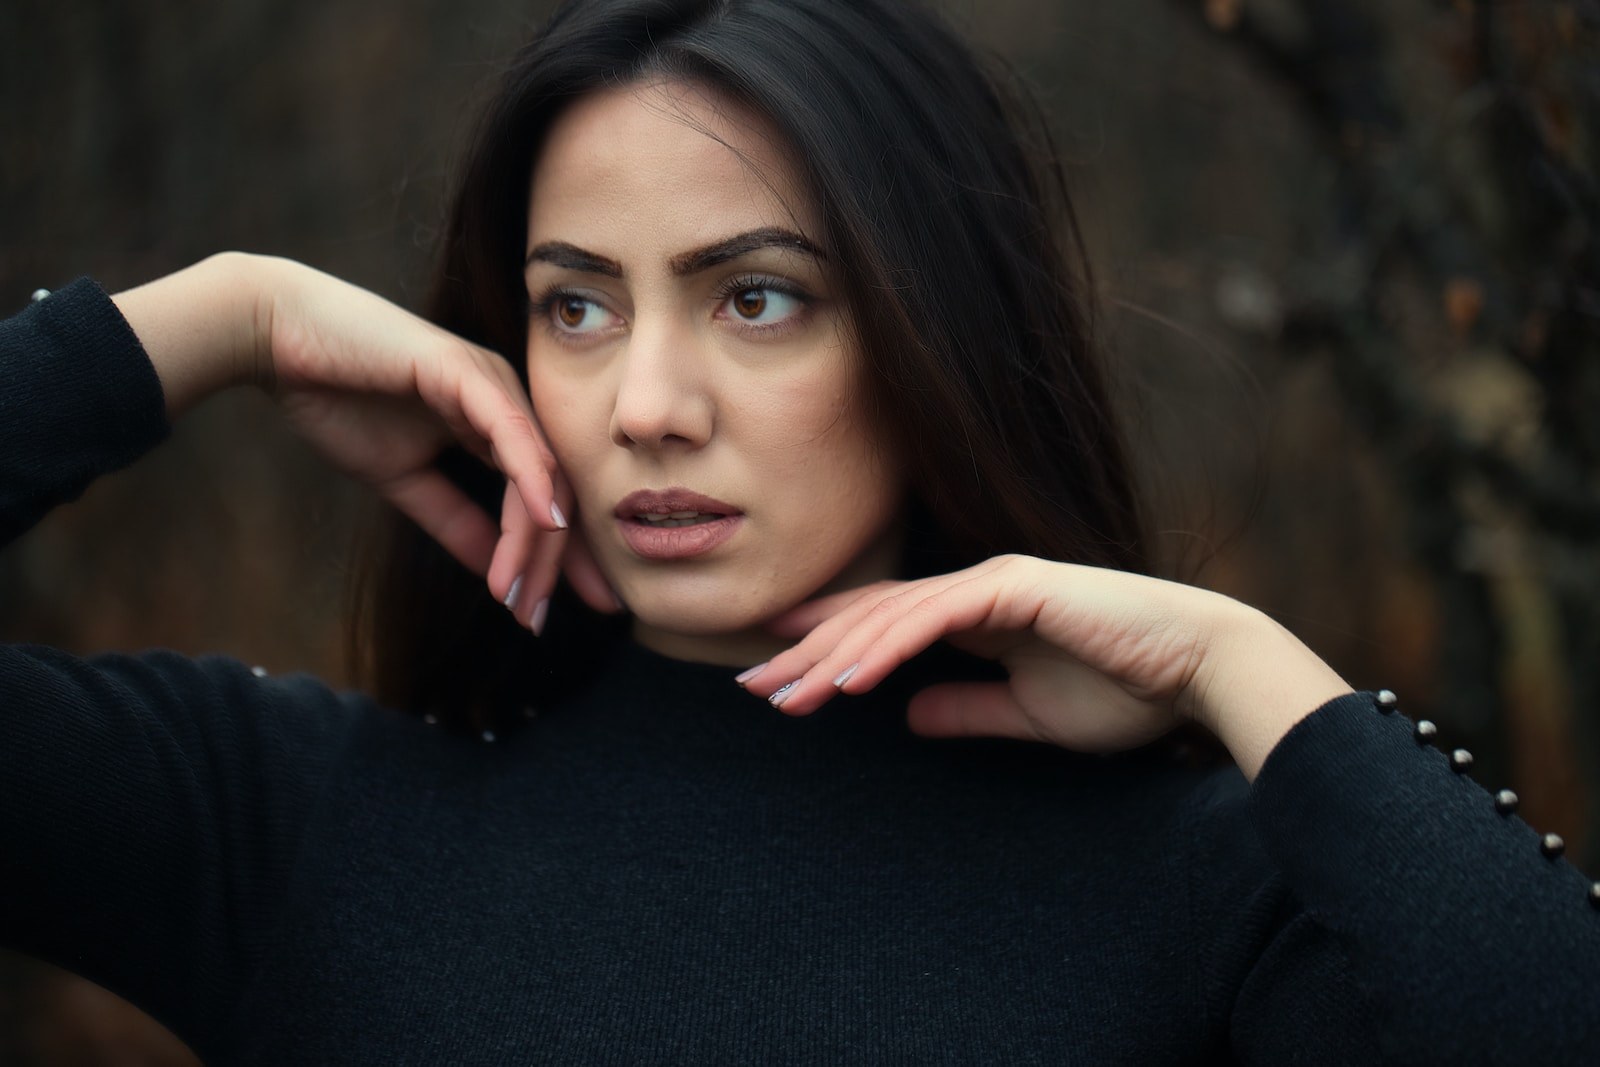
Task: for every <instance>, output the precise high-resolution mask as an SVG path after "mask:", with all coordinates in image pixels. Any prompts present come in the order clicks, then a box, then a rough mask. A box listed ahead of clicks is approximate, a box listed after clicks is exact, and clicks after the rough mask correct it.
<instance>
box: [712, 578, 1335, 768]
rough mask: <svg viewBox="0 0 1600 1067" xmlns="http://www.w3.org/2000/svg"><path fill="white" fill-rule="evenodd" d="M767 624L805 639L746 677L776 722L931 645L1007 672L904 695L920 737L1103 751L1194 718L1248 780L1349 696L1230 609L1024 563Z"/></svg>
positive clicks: (816, 607) (1283, 635)
mask: <svg viewBox="0 0 1600 1067" xmlns="http://www.w3.org/2000/svg"><path fill="white" fill-rule="evenodd" d="M770 628H771V629H772V630H773V631H774V632H776V633H779V634H782V635H785V636H795V637H798V636H800V635H802V634H804V635H805V637H804V639H803V640H802V641H800V642H799V643H798V644H797V645H795V646H794V647H793V648H791V649H788V650H787V651H785V652H783V653H781V654H780V655H778V656H776V657H774V658H773V659H772V660H771V661H770V662H769V663H768V664H767V665H766V666H765V668H764V669H762V670H761V671H760V672H759V673H758V674H756V675H755V676H753V677H750V678H748V679H747V680H746V682H745V683H744V684H745V686H746V687H747V688H748V689H749V690H750V691H751V692H753V693H756V694H758V695H760V696H764V697H768V698H769V699H770V700H772V702H773V703H774V704H775V705H777V706H778V707H781V708H782V709H783V710H784V711H785V712H787V713H789V714H806V713H809V712H811V711H814V710H816V709H817V708H818V707H820V706H821V705H822V704H823V703H825V702H826V701H827V700H828V699H829V698H831V697H832V696H834V695H835V694H836V693H839V692H841V691H843V692H845V693H852V694H853V693H862V692H866V691H867V690H870V689H872V688H873V687H874V686H876V685H877V684H878V683H879V682H880V681H882V680H883V679H884V678H885V677H887V676H888V675H889V673H890V672H891V671H893V670H894V669H895V668H896V667H898V666H900V665H901V664H902V663H904V662H906V661H907V660H909V659H911V658H912V657H913V656H915V655H916V654H917V653H919V652H921V651H922V650H923V649H925V648H927V647H928V646H929V645H931V644H933V642H935V641H937V640H940V639H943V640H945V641H948V642H949V643H950V644H952V645H954V646H956V647H957V648H960V649H962V650H964V651H967V652H971V653H973V654H975V655H979V656H984V657H986V658H989V659H994V660H997V661H999V662H1000V663H1001V664H1002V665H1003V666H1004V667H1005V668H1006V670H1007V672H1008V674H1009V678H1008V679H1007V680H1006V681H1004V682H951V683H945V684H941V685H935V686H932V687H930V688H928V689H925V690H923V691H922V692H920V693H918V694H917V695H916V696H915V697H914V698H913V699H912V701H911V704H910V707H909V708H908V711H907V714H908V716H909V720H910V725H911V728H912V729H913V730H915V731H916V732H918V733H921V734H924V735H928V736H937V737H951V736H963V735H973V736H991V737H1016V738H1023V739H1027V740H1035V741H1045V742H1049V743H1052V744H1057V745H1061V746H1062V747H1065V748H1070V749H1074V750H1079V751H1089V752H1112V751H1118V750H1122V749H1128V748H1134V747H1137V746H1139V745H1143V744H1146V743H1148V742H1150V741H1153V740H1155V739H1156V738H1158V737H1160V736H1161V735H1163V734H1165V733H1167V732H1168V731H1170V730H1172V729H1173V728H1175V727H1176V726H1178V725H1179V724H1180V723H1182V722H1185V721H1188V720H1193V721H1196V722H1199V723H1201V724H1202V725H1203V726H1205V727H1206V728H1207V729H1209V730H1211V731H1212V732H1213V733H1215V734H1216V735H1217V736H1218V737H1219V738H1220V739H1221V740H1222V742H1223V744H1224V745H1226V746H1227V747H1228V749H1229V750H1230V752H1232V754H1233V756H1234V757H1235V759H1236V760H1237V761H1238V762H1239V764H1240V766H1241V768H1242V769H1243V770H1244V771H1245V773H1246V775H1247V776H1249V777H1252V778H1253V777H1254V775H1255V772H1256V770H1257V769H1259V767H1260V763H1261V761H1262V760H1264V759H1265V758H1266V754H1267V752H1269V751H1270V750H1271V747H1272V745H1273V744H1275V743H1276V742H1277V740H1278V739H1279V738H1281V737H1282V735H1283V733H1285V732H1287V730H1288V728H1289V727H1290V726H1292V725H1293V724H1294V723H1295V722H1297V721H1299V719H1300V718H1303V717H1304V716H1305V715H1306V714H1308V713H1310V712H1311V711H1313V710H1315V709H1316V708H1317V707H1320V706H1321V705H1322V704H1323V703H1325V702H1326V701H1328V700H1330V699H1332V698H1333V697H1335V696H1339V695H1341V694H1344V693H1348V692H1350V686H1349V685H1347V684H1345V682H1344V681H1343V680H1342V679H1341V678H1339V676H1338V675H1337V674H1336V673H1334V671H1333V670H1332V669H1331V668H1330V667H1328V665H1327V664H1325V663H1323V662H1322V660H1320V659H1318V658H1317V657H1316V655H1314V654H1313V653H1312V652H1311V651H1310V650H1309V649H1307V648H1306V647H1305V646H1304V645H1303V644H1301V643H1300V642H1299V641H1298V640H1297V639H1296V638H1295V637H1294V636H1293V635H1292V634H1290V633H1289V632H1288V631H1287V630H1285V629H1284V628H1283V627H1281V626H1279V625H1278V624H1277V623H1275V622H1273V621H1272V620H1271V619H1269V618H1268V617H1267V616H1265V615H1264V614H1262V613H1261V612H1258V611H1256V610H1254V609H1253V608H1249V607H1247V606H1246V605H1244V604H1242V603H1240V602H1239V601H1236V600H1233V599H1231V598H1229V597H1226V596H1223V595H1221V594H1220V593H1213V592H1208V591H1206V590H1203V589H1197V588H1194V587H1192V586H1187V585H1181V584H1178V583H1176V582H1169V581H1164V580H1161V579H1159V578H1150V577H1146V576H1143V575H1137V574H1129V573H1126V572H1122V571H1114V570H1107V569H1104V568H1099V567H1088V566H1081V565H1077V564H1070V563H1058V562H1053V561H1049V560H1042V559H1036V558H1034V557H1031V556H1017V555H1010V556H998V557H996V558H994V559H990V560H986V561H984V562H983V563H980V564H978V565H976V566H973V567H969V568H967V569H966V570H962V571H957V572H955V573H953V574H945V575H938V576H935V577H931V578H924V579H919V580H917V581H911V582H880V583H877V584H876V585H871V586H867V587H865V588H864V589H854V590H850V591H847V592H844V593H838V594H834V595H832V596H828V597H823V598H821V599H818V600H814V601H811V602H808V603H806V604H802V605H800V606H799V607H797V608H795V609H793V610H792V611H790V612H787V613H786V614H784V615H782V616H780V617H779V618H777V619H775V620H773V622H772V624H771V627H770ZM786 683H789V684H787V686H786Z"/></svg>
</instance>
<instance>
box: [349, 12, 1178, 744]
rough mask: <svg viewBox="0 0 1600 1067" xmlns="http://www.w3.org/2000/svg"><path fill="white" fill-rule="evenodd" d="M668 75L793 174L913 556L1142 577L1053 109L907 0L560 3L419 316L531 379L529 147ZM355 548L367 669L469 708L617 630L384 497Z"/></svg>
mask: <svg viewBox="0 0 1600 1067" xmlns="http://www.w3.org/2000/svg"><path fill="white" fill-rule="evenodd" d="M660 77H665V78H677V79H684V80H688V81H693V82H696V83H697V84H701V85H704V86H708V87H710V88H712V89H714V90H715V91H717V92H720V93H723V94H726V95H727V96H728V97H729V98H731V99H733V100H736V101H738V102H739V103H741V104H743V105H744V106H747V107H749V108H751V109H753V110H754V111H756V112H757V113H759V114H761V115H764V116H765V117H766V118H767V119H768V120H770V121H771V122H772V123H773V124H774V126H775V127H776V128H777V129H778V130H780V131H781V132H782V134H783V135H784V136H786V137H787V138H788V141H789V147H790V148H791V149H792V154H793V158H794V159H796V160H799V161H801V162H802V165H803V167H804V168H805V173H804V174H803V175H802V177H803V179H804V180H805V181H806V182H807V183H808V186H809V190H810V192H811V195H812V196H813V197H814V198H815V202H816V205H817V208H818V211H819V214H820V216H821V217H822V218H823V219H825V220H826V222H825V225H826V232H825V233H824V234H822V235H820V236H821V239H822V242H823V244H824V247H826V248H827V249H828V250H829V257H830V267H831V269H832V270H833V271H834V278H833V283H834V284H835V285H836V286H837V291H838V293H839V294H840V295H841V297H842V299H843V300H844V302H845V306H846V307H847V308H848V310H849V312H850V316H851V318H852V319H853V322H854V328H855V331H856V340H857V342H858V350H859V351H860V352H861V353H863V358H864V361H865V367H864V371H865V380H866V386H865V391H866V392H865V396H864V400H865V406H866V411H867V415H868V417H869V418H870V419H871V420H873V424H874V425H876V426H877V427H879V428H880V430H881V432H882V433H883V434H884V435H885V437H886V441H887V442H888V443H889V444H890V445H891V447H892V448H893V449H894V452H893V453H892V454H897V455H899V456H902V457H904V464H905V471H904V473H905V476H906V481H907V484H908V486H909V487H910V496H911V500H912V503H911V505H910V507H909V509H908V515H907V519H906V522H907V542H906V543H907V554H906V560H905V568H904V570H905V573H904V576H905V577H914V576H919V575H922V574H931V573H938V572H941V571H947V570H953V569H958V568H960V567H964V566H968V565H970V564H972V563H975V562H978V561H980V560H982V559H986V558H988V557H990V556H994V555H998V554H1001V553H1006V552H1020V553H1027V554H1030V555H1036V556H1041V557H1046V558H1050V559H1057V560H1066V561H1072V562H1078V563H1088V564H1095V565H1101V566H1107V567H1115V568H1121V569H1127V570H1145V569H1146V559H1147V557H1146V552H1145V539H1144V533H1143V528H1142V527H1143V520H1142V516H1141V509H1140V503H1139V500H1140V498H1139V494H1138V493H1137V492H1136V490H1135V486H1134V479H1133V473H1132V469H1131V466H1130V463H1129V461H1128V458H1127V455H1126V450H1125V448H1124V445H1123V443H1122V438H1121V435H1120V432H1119V428H1118V426H1117V424H1116V421H1115V419H1114V418H1113V414H1112V411H1111V409H1110V406H1109V403H1108V397H1107V388H1106V385H1105V382H1104V380H1103V370H1102V368H1101V366H1100V364H1099V353H1098V351H1097V349H1096V347H1095V343H1094V337H1093V315H1092V310H1091V308H1092V300H1091V292H1090V280H1089V274H1088V269H1087V263H1086V261H1085V258H1084V255H1083V249H1082V246H1081V243H1080V239H1079V235H1078V230H1077V224H1076V220H1075V218H1074V216H1073V212H1072V207H1071V202H1070V200H1069V199H1068V196H1067V190H1066V187H1065V184H1064V182H1063V179H1062V173H1061V169H1060V165H1059V163H1058V160H1057V157H1056V154H1055V151H1054V147H1053V145H1052V143H1051V139H1050V136H1049V133H1048V131H1047V127H1046V123H1045V121H1044V120H1043V118H1042V116H1041V114H1040V112H1039V110H1038V108H1037V107H1036V106H1035V105H1033V103H1032V102H1031V99H1030V98H1029V97H1028V96H1027V94H1026V93H1025V92H1023V91H1021V90H1020V89H1019V88H1018V87H1017V86H1016V85H1015V84H1014V83H1013V82H1011V81H1009V80H1008V79H1003V78H1001V77H1000V76H999V75H997V74H995V73H992V72H989V71H987V70H986V69H985V67H984V66H983V65H982V64H981V63H980V62H979V61H978V59H977V57H976V56H975V55H974V53H973V51H972V49H971V48H970V47H969V46H967V45H966V44H965V43H964V42H962V41H961V40H960V39H959V38H958V37H957V36H956V35H955V34H954V33H953V32H952V31H951V30H950V29H949V28H948V27H946V26H945V25H943V24H942V23H941V21H940V20H939V19H938V18H937V17H936V16H935V15H934V14H933V13H931V12H930V11H928V10H925V9H924V8H922V7H920V6H918V5H915V4H913V3H908V2H896V0H574V2H569V3H566V4H564V5H563V6H561V7H560V8H559V9H558V10H557V11H556V13H555V14H554V15H553V16H552V18H551V19H550V21H549V23H548V25H547V26H546V27H545V28H544V29H543V31H542V32H540V33H539V34H538V36H537V37H536V38H535V39H534V40H533V41H532V42H531V43H530V44H528V45H527V46H526V47H525V48H523V49H522V50H521V51H520V52H519V53H518V54H517V55H516V57H515V58H514V59H513V60H512V62H511V65H510V68H509V70H508V71H507V73H506V75H505V77H504V80H503V82H502V83H501V85H500V88H499V91H498V94H497V95H496V96H495V98H494V99H493V101H492V102H491V104H490V105H489V107H488V110H487V113H486V114H485V115H484V117H483V120H482V122H481V123H480V125H479V127H478V129H477V134H476V138H475V140H474V142H473V144H472V146H471V148H470V150H469V152H468V154H467V156H466V158H465V166H464V169H463V171H462V175H461V178H460V181H459V183H458V185H457V187H456V190H455V195H454V203H453V208H452V211H451V215H450V218H449V223H448V227H447V229H446V231H445V234H444V239H443V247H442V250H441V253H442V254H441V258H440V261H439V265H438V270H437V275H436V278H435V281H434V285H433V290H432V294H431V297H430V299H429V302H428V306H427V308H426V313H427V314H428V316H429V317H430V318H431V319H432V320H433V321H435V322H437V323H439V324H440V325H442V326H444V327H446V328H447V329H450V330H453V331H454V332H456V333H458V334H460V335H462V336H463V337H466V338H468V339H470V340H472V341H475V342H477V343H478V344H481V345H484V346H486V347H488V348H490V349H493V350H495V351H498V352H501V353H503V354H505V355H507V356H508V357H512V362H513V363H514V364H516V365H517V366H518V369H519V372H522V373H524V374H525V369H524V368H522V366H521V363H522V361H521V359H520V358H516V357H517V356H518V354H519V353H521V352H522V350H523V347H524V342H525V336H524V335H525V331H526V329H527V296H526V294H525V292H524V289H523V281H522V264H523V255H524V249H523V247H522V244H523V240H524V234H525V232H526V221H527V199H528V195H529V185H528V182H529V176H530V173H531V170H532V164H533V161H534V157H535V153H536V152H537V151H538V150H539V147H540V144H541V142H542V140H543V138H544V134H545V131H546V130H547V129H548V128H549V126H550V124H551V122H552V120H553V119H554V118H555V117H556V115H557V114H559V113H560V112H561V111H562V109H563V108H564V107H566V106H567V105H568V104H569V103H570V102H571V101H572V100H574V99H576V98H577V97H580V96H582V95H584V94H586V93H589V92H593V91H595V90H597V89H600V88H603V87H607V86H614V85H619V84H626V83H629V82H633V81H635V80H638V79H641V78H660ZM535 195H537V191H535ZM441 463H442V464H443V465H444V466H445V467H446V468H447V469H448V470H449V471H450V472H451V473H452V475H453V476H454V477H456V478H457V479H458V480H459V481H461V482H462V484H463V485H466V486H467V487H468V488H469V490H470V491H472V492H473V493H474V494H475V496H476V497H477V499H479V500H480V501H481V502H482V503H483V504H484V506H485V507H486V508H488V509H489V510H490V511H491V513H494V510H495V509H496V508H497V507H498V502H499V500H500V489H501V485H502V482H501V481H500V479H499V478H498V476H497V475H495V474H494V473H492V472H490V471H487V470H485V469H483V468H482V467H480V466H478V465H477V464H476V463H475V462H474V461H470V460H467V459H465V458H464V457H462V456H460V455H455V454H447V455H446V456H444V457H441ZM369 559H370V561H371V563H370V566H371V569H370V571H369V572H368V580H367V581H366V583H365V588H366V590H367V595H365V596H364V598H363V600H362V603H361V611H360V612H359V613H358V615H357V617H356V619H355V629H354V630H353V631H352V632H353V633H354V634H356V635H357V638H356V639H355V640H354V641H353V644H352V647H353V648H359V649H361V650H362V651H363V653H364V654H363V655H362V657H361V665H362V666H363V667H364V674H365V680H366V682H367V684H368V686H369V688H370V689H371V690H372V691H373V692H374V695H375V696H377V697H378V698H379V699H380V700H383V701H384V702H386V703H388V704H390V705H391V706H395V707H400V708H404V709H409V710H412V711H416V712H432V713H435V714H437V715H439V716H440V717H441V718H442V719H447V720H448V721H450V722H452V723H455V724H457V725H459V726H462V727H464V728H472V729H483V728H489V727H493V726H496V725H498V724H499V723H500V722H501V721H502V720H503V717H504V716H505V715H507V714H508V713H514V712H515V711H516V710H517V709H518V708H520V707H521V706H522V705H523V704H525V703H528V702H529V701H530V700H532V701H536V700H537V699H538V698H539V697H541V696H543V695H545V694H550V693H554V692H556V691H557V690H558V689H559V688H560V687H561V686H562V685H563V684H564V683H565V682H567V681H570V680H571V679H572V678H573V677H574V676H576V675H577V674H580V673H581V670H582V667H583V666H584V664H585V663H586V662H588V661H590V660H591V659H592V653H593V651H594V649H595V647H596V645H595V643H596V642H603V641H606V640H610V639H611V638H613V637H615V636H616V635H617V633H618V632H620V631H619V627H620V622H619V620H616V619H601V618H599V617H598V616H596V615H595V614H594V613H593V612H590V611H589V610H588V609H587V608H585V607H584V606H583V605H582V604H581V602H580V601H578V600H577V598H576V597H575V596H573V595H572V594H571V592H570V590H565V589H563V590H560V591H558V597H557V599H556V601H555V603H554V604H553V605H552V608H551V615H550V619H551V621H550V626H549V629H548V630H547V633H546V636H545V637H544V638H540V639H534V638H533V637H531V635H529V634H528V633H527V632H526V631H524V630H522V629H521V628H520V627H518V626H517V625H516V624H515V623H514V622H513V621H512V620H511V618H510V616H509V614H508V613H507V612H506V611H505V610H504V609H503V608H501V607H500V606H499V605H497V604H495V603H494V602H493V600H492V599H491V598H490V596H489V594H488V593H487V592H486V591H485V590H484V588H483V585H482V582H481V581H480V580H479V579H478V578H477V577H476V576H474V575H471V574H469V573H468V572H466V571H465V570H464V569H462V568H461V567H460V566H458V565H457V564H456V563H455V562H454V561H453V560H451V559H450V557H449V556H447V555H446V554H445V553H444V551H443V550H442V549H440V548H438V547H437V546H436V545H435V544H433V542H432V541H430V540H429V539H428V538H427V537H426V536H425V535H423V534H422V533H420V531H418V530H416V529H415V528H413V527H411V526H410V525H409V524H406V523H405V522H404V521H403V520H401V519H399V518H398V517H391V518H390V520H389V528H388V530H387V532H386V536H385V538H384V541H383V544H382V547H381V548H380V549H379V550H378V551H377V552H376V553H375V554H372V555H371V556H370V557H369Z"/></svg>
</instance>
